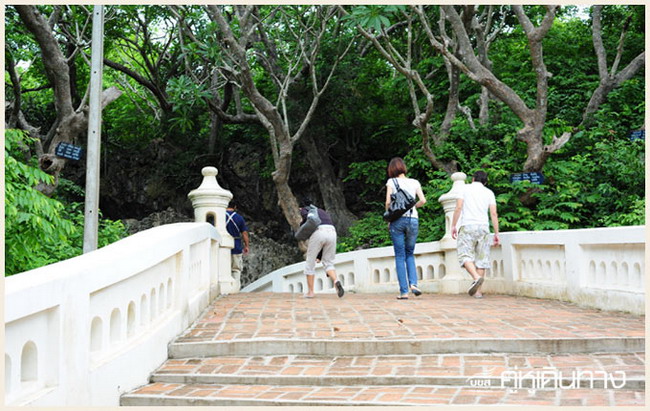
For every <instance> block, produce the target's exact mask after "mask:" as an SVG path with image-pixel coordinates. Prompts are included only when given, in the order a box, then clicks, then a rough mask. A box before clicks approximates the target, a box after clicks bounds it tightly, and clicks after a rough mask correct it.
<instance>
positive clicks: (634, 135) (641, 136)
mask: <svg viewBox="0 0 650 411" xmlns="http://www.w3.org/2000/svg"><path fill="white" fill-rule="evenodd" d="M629 137H630V140H631V141H634V140H645V130H636V131H630V136H629Z"/></svg>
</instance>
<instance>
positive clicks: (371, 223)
mask: <svg viewBox="0 0 650 411" xmlns="http://www.w3.org/2000/svg"><path fill="white" fill-rule="evenodd" d="M369 205H370V206H371V208H372V210H373V211H370V212H368V213H367V214H366V215H365V216H364V217H363V218H360V219H359V220H357V221H356V222H355V223H354V224H353V225H352V227H350V235H349V236H347V237H341V238H339V239H338V243H337V245H336V250H337V252H345V251H353V250H359V249H364V248H374V247H385V246H388V245H391V241H390V234H389V232H388V223H386V222H385V221H384V219H383V218H382V215H383V213H384V203H383V202H382V203H378V202H374V203H372V204H369Z"/></svg>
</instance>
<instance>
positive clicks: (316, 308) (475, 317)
mask: <svg viewBox="0 0 650 411" xmlns="http://www.w3.org/2000/svg"><path fill="white" fill-rule="evenodd" d="M644 323H645V318H644V317H643V316H633V315H628V314H625V313H618V312H603V311H599V310H590V309H583V308H580V307H577V306H575V305H573V304H569V303H563V302H559V301H552V300H542V299H534V298H525V297H513V296H503V295H486V297H485V298H483V299H475V298H471V297H469V296H467V295H434V294H424V295H422V296H420V297H417V298H415V297H411V298H410V299H409V300H407V301H399V300H396V299H395V296H394V295H392V294H350V293H348V294H346V295H345V296H344V297H343V298H342V299H339V298H337V297H336V296H335V295H319V296H317V297H316V298H314V299H307V298H303V297H302V296H301V295H297V294H280V293H241V294H235V295H229V296H225V297H223V298H221V299H219V300H218V301H217V302H216V304H215V305H214V307H213V308H211V309H210V310H208V311H207V312H206V313H205V314H204V315H203V316H202V317H201V318H200V319H199V320H198V321H197V322H196V324H195V325H194V327H193V328H191V329H190V330H188V332H187V333H186V334H184V335H182V336H181V337H180V338H179V339H178V340H177V342H179V343H182V342H205V341H217V340H218V341H227V340H237V339H251V338H253V339H255V338H265V339H281V338H291V339H323V338H325V339H344V340H350V339H374V340H391V339H392V340H401V339H409V340H412V339H429V338H493V337H495V336H496V337H498V338H502V339H522V338H593V337H644V336H645V325H644Z"/></svg>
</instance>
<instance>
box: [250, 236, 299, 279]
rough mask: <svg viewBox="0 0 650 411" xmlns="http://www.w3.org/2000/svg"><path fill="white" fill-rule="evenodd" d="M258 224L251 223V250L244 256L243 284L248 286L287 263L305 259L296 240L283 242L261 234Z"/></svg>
mask: <svg viewBox="0 0 650 411" xmlns="http://www.w3.org/2000/svg"><path fill="white" fill-rule="evenodd" d="M256 226H258V225H257V224H255V223H253V224H249V228H250V229H251V231H250V232H249V235H250V252H249V253H248V255H246V256H244V269H243V270H242V275H241V286H242V288H243V287H246V286H247V285H248V284H251V283H252V282H254V281H255V280H257V279H258V278H261V277H263V276H265V275H266V274H268V273H270V272H272V271H275V270H277V269H278V268H282V267H284V266H286V265H290V264H294V263H297V262H300V261H303V255H302V253H301V252H300V250H299V249H298V245H297V243H296V242H295V241H293V242H292V243H291V242H290V243H281V242H279V241H276V240H273V239H272V238H269V237H265V236H263V235H260V234H259V232H258V231H257V230H256V229H255V227H256Z"/></svg>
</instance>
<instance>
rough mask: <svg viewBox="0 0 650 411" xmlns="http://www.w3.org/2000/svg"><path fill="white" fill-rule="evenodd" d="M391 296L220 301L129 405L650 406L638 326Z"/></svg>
mask: <svg viewBox="0 0 650 411" xmlns="http://www.w3.org/2000/svg"><path fill="white" fill-rule="evenodd" d="M393 298H394V296H392V295H367V294H366V295H354V294H348V295H346V296H345V297H344V298H343V299H341V300H339V299H337V298H336V297H335V296H332V295H321V296H318V297H317V298H316V299H313V300H307V299H303V298H302V297H300V296H297V295H291V294H272V293H253V294H238V295H231V296H226V297H223V298H220V299H218V300H216V301H215V302H214V303H213V305H212V306H211V307H210V309H209V310H208V311H206V312H205V313H204V314H203V315H202V317H201V318H200V319H199V320H198V321H197V322H196V323H195V324H194V325H193V326H192V327H191V328H190V329H189V330H187V332H186V333H184V334H183V335H181V336H179V337H178V338H177V339H176V340H175V341H174V342H172V343H171V344H170V346H169V354H170V358H169V360H168V361H167V362H165V363H164V364H163V365H162V366H161V367H160V368H159V369H157V370H156V371H155V372H154V373H153V374H152V376H151V381H150V383H149V384H147V385H145V386H142V387H139V388H137V389H135V390H133V391H132V392H129V393H126V394H124V395H123V396H122V399H121V405H143V406H144V405H146V406H161V405H173V406H183V405H212V406H225V405H245V406H271V405H280V406H282V405H285V406H288V405H301V406H318V405H336V406H341V405H351V406H361V405H391V406H394V405H450V404H451V405H456V404H457V405H470V404H472V405H490V404H492V405H522V404H525V405H589V406H591V405H594V406H598V405H601V406H602V405H612V406H613V405H616V406H622V405H643V404H644V403H645V394H644V391H645V353H644V344H645V339H644V332H645V329H644V318H643V317H642V316H641V317H640V316H632V315H626V314H624V313H606V312H600V311H597V310H586V309H581V308H578V307H576V306H574V305H570V304H565V303H561V302H557V301H548V300H536V299H529V298H517V297H510V296H486V298H485V299H483V300H475V299H470V298H467V297H466V296H448V295H423V296H422V297H420V298H418V299H414V298H411V299H410V300H408V301H394V300H393ZM604 324H607V327H604V326H603V325H604Z"/></svg>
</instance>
